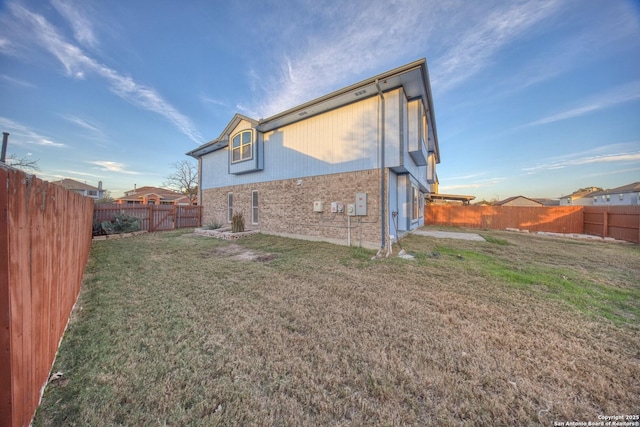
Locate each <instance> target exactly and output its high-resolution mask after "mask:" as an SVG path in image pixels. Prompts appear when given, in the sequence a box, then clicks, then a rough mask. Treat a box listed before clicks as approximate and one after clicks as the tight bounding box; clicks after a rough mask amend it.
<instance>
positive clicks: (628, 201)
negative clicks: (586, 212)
mask: <svg viewBox="0 0 640 427" xmlns="http://www.w3.org/2000/svg"><path fill="white" fill-rule="evenodd" d="M589 197H590V198H591V200H592V202H593V206H622V205H626V206H629V205H634V206H637V205H640V182H634V183H633V184H627V185H623V186H622V187H617V188H612V189H610V190H603V191H598V192H596V193H592V194H590V195H589Z"/></svg>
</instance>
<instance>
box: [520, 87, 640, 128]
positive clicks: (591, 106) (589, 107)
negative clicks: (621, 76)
mask: <svg viewBox="0 0 640 427" xmlns="http://www.w3.org/2000/svg"><path fill="white" fill-rule="evenodd" d="M636 99H640V80H637V81H634V82H631V83H627V84H625V85H623V86H619V87H617V88H614V89H612V90H610V91H607V92H605V93H602V94H599V95H596V96H594V97H592V98H590V99H587V100H585V101H583V102H582V103H581V104H580V105H577V106H574V107H573V108H571V109H569V110H566V111H561V112H559V113H556V114H553V115H551V116H547V117H544V118H542V119H539V120H536V121H533V122H531V123H529V124H527V125H526V126H536V125H544V124H548V123H553V122H559V121H561V120H567V119H572V118H574V117H580V116H584V115H585V114H590V113H593V112H595V111H598V110H604V109H606V108H610V107H614V106H616V105H619V104H624V103H626V102H630V101H635V100H636Z"/></svg>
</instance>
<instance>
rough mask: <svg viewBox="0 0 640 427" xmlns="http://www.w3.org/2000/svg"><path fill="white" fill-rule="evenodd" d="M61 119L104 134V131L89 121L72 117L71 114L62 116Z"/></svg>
mask: <svg viewBox="0 0 640 427" xmlns="http://www.w3.org/2000/svg"><path fill="white" fill-rule="evenodd" d="M60 117H62V118H63V119H65V120H66V121H68V122H71V123H73V124H75V125H77V126H79V127H81V128H83V129H86V130H90V131H92V132H95V133H102V131H101V130H100V129H99V128H98V127H97V126H95V125H93V124H91V123H89V122H88V121H86V120H84V119H81V118H80V117H77V116H74V115H71V114H61V115H60Z"/></svg>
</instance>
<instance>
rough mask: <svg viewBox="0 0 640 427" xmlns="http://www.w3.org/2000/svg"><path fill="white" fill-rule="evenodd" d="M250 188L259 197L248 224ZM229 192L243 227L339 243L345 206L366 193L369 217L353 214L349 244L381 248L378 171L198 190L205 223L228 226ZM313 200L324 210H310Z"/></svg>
mask: <svg viewBox="0 0 640 427" xmlns="http://www.w3.org/2000/svg"><path fill="white" fill-rule="evenodd" d="M386 179H387V180H388V174H387V176H386ZM298 180H300V185H298ZM387 187H388V186H387ZM254 190H257V191H258V198H259V203H258V205H259V223H258V224H252V223H251V197H252V191H254ZM229 192H232V193H233V210H234V212H242V213H243V215H244V218H245V225H246V228H247V229H259V230H261V231H262V232H265V233H273V234H282V235H288V236H293V237H303V238H311V239H318V240H326V241H331V242H335V243H341V244H346V243H347V234H348V226H347V216H346V208H347V204H349V203H355V195H356V193H359V192H364V193H367V202H368V203H367V215H366V216H360V217H352V218H351V244H352V245H355V246H358V245H360V244H362V246H365V247H371V248H379V247H380V236H381V233H380V227H381V220H380V197H379V194H380V171H379V170H378V169H373V170H366V171H358V172H349V173H339V174H331V175H320V176H313V177H304V178H296V179H287V180H280V181H270V182H263V183H255V184H243V185H236V186H230V187H222V188H214V189H206V190H203V191H202V206H203V212H202V224H203V225H205V226H206V225H209V224H212V223H214V222H215V223H218V224H227V194H228V193H229ZM317 200H320V201H323V202H324V212H322V213H318V212H314V211H313V202H314V201H317ZM331 202H341V203H343V204H344V208H345V213H342V214H334V213H331ZM387 227H388V224H387ZM386 234H388V232H387V233H386Z"/></svg>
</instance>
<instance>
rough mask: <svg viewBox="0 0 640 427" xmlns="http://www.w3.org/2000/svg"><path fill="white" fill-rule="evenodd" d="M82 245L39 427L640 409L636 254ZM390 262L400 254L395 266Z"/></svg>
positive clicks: (497, 417)
mask: <svg viewBox="0 0 640 427" xmlns="http://www.w3.org/2000/svg"><path fill="white" fill-rule="evenodd" d="M190 231H191V230H178V231H174V232H164V233H151V234H146V235H142V236H138V237H133V238H128V239H120V240H107V241H100V242H95V243H94V244H93V248H92V252H91V257H90V261H89V265H88V266H87V270H86V273H85V279H84V284H83V289H82V292H81V295H80V299H79V301H78V304H77V306H76V309H75V311H74V314H73V318H72V321H71V323H70V327H69V330H68V331H67V333H66V335H65V337H64V340H63V342H62V346H61V348H60V352H59V355H58V358H57V360H56V363H55V366H54V372H55V371H61V372H62V373H63V376H62V377H61V378H60V379H57V380H55V381H53V382H51V383H50V385H49V386H47V389H46V391H45V394H44V398H43V402H42V405H41V407H40V408H39V410H38V412H37V414H36V419H35V421H34V425H36V426H41V425H52V426H60V425H92V426H93V425H202V426H212V425H296V426H298V425H538V424H540V425H545V426H549V425H553V422H554V421H585V422H588V421H592V422H593V421H598V416H599V415H623V414H637V413H638V409H639V408H640V281H639V278H640V247H639V246H638V245H631V244H619V243H603V242H593V241H578V240H566V239H557V238H544V237H536V236H530V235H525V234H516V233H507V232H497V231H481V232H480V234H482V235H483V236H485V237H486V238H487V239H488V241H487V242H473V241H464V240H449V239H434V238H428V237H421V236H409V237H407V238H406V239H404V240H403V241H402V245H403V247H404V248H405V249H406V250H407V251H408V252H409V253H412V254H414V255H415V256H416V258H415V259H414V260H403V259H399V258H389V259H385V260H379V261H371V260H370V258H371V256H372V255H373V254H374V251H368V250H364V249H359V248H347V247H342V246H335V245H331V244H326V243H318V242H308V241H299V240H293V239H286V238H281V237H275V236H267V235H255V236H251V237H248V238H245V239H242V240H238V241H236V242H227V241H220V240H217V239H213V238H207V237H200V236H195V235H193V234H191V233H190ZM396 249H397V248H396Z"/></svg>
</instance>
